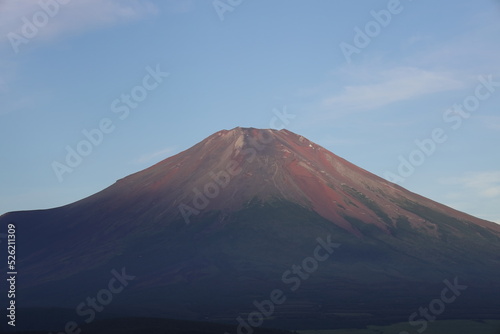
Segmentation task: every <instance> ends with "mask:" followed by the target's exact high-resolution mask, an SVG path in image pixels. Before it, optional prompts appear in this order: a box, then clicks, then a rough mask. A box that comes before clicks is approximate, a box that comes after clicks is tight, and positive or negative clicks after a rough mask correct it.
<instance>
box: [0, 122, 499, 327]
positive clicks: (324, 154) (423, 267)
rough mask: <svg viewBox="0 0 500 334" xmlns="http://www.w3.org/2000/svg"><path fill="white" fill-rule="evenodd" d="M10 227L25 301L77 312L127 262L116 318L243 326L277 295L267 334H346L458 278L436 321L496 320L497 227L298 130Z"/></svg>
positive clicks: (237, 140)
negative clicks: (312, 331) (280, 332)
mask: <svg viewBox="0 0 500 334" xmlns="http://www.w3.org/2000/svg"><path fill="white" fill-rule="evenodd" d="M10 222H12V223H15V225H16V229H17V235H18V241H17V243H18V252H17V254H18V271H19V272H20V273H22V275H19V276H18V282H17V283H18V289H19V295H18V300H19V303H20V304H21V305H23V306H25V307H40V308H46V307H63V308H67V309H69V310H75V308H77V306H78V305H79V304H80V303H82V302H84V301H85V300H86V298H87V297H89V296H96V294H98V293H99V291H101V290H102V289H104V288H106V287H107V286H108V283H109V281H110V279H111V278H112V277H113V275H112V273H111V271H112V270H113V269H115V270H116V271H118V272H120V271H121V270H122V268H125V269H124V270H125V272H126V273H127V274H128V275H130V276H135V278H134V279H131V280H130V281H129V282H127V283H128V284H127V286H126V287H124V289H123V291H121V292H120V293H119V294H116V295H113V299H112V302H110V303H109V305H106V306H105V308H104V310H103V312H104V313H105V312H113V313H115V314H122V315H135V316H146V317H169V318H179V319H193V320H208V321H216V322H228V323H237V321H236V319H237V317H238V316H242V317H244V318H245V319H246V317H247V316H248V314H251V313H252V312H254V311H256V310H257V306H256V305H255V304H254V302H256V303H257V304H259V303H261V302H262V301H264V300H269V299H270V298H271V294H272V292H273V291H275V290H280V291H281V292H282V295H281V299H280V300H282V301H283V302H282V303H276V304H274V307H273V312H271V313H272V314H269V315H268V316H267V317H266V320H265V322H264V324H265V326H268V327H281V328H289V329H298V328H342V327H349V326H354V325H363V324H375V323H391V322H396V321H405V320H407V319H408V317H409V316H410V315H411V314H412V313H413V312H415V311H416V310H418V309H419V307H428V306H429V303H430V302H431V301H433V300H434V299H436V298H440V296H441V295H440V293H441V291H442V290H443V288H444V287H446V283H444V281H445V280H447V281H448V282H451V284H453V283H454V282H457V283H455V284H458V285H459V286H466V287H467V288H466V289H463V291H462V290H461V291H460V294H459V296H457V298H456V299H455V300H454V302H453V303H450V304H447V305H446V310H445V311H443V312H442V314H440V318H467V319H471V318H483V319H484V318H498V317H500V303H499V300H500V282H499V281H498V278H499V277H500V226H498V225H496V224H494V223H491V222H487V221H484V220H480V219H477V218H474V217H471V216H469V215H466V214H464V213H461V212H458V211H456V210H453V209H451V208H448V207H446V206H443V205H441V204H438V203H436V202H433V201H431V200H429V199H426V198H423V197H421V196H418V195H416V194H413V193H411V192H408V191H406V190H405V189H403V188H401V187H399V186H397V185H394V184H392V183H390V182H387V181H385V180H383V179H380V178H378V177H377V176H375V175H373V174H370V173H368V172H367V171H365V170H363V169H361V168H359V167H356V166H354V165H352V164H350V163H349V162H347V161H345V160H343V159H341V158H339V157H337V156H335V155H334V154H332V153H330V152H328V151H327V150H325V149H324V148H322V147H320V146H318V145H316V144H314V143H312V142H309V141H308V140H307V139H305V138H303V137H301V136H298V135H295V134H293V133H291V132H289V131H286V130H281V131H275V130H257V129H241V128H236V129H233V130H231V131H220V132H218V133H216V134H214V135H212V136H210V137H208V138H207V139H205V140H204V141H202V142H200V143H199V144H197V145H195V146H193V147H192V148H190V149H188V150H186V151H184V152H181V153H179V154H178V155H176V156H173V157H171V158H169V159H166V160H164V161H162V162H160V163H158V164H156V165H155V166H152V167H150V168H148V169H146V170H144V171H141V172H139V173H136V174H133V175H131V176H129V177H126V178H124V179H122V180H119V181H118V182H117V183H115V184H114V185H112V186H111V187H109V188H107V189H105V190H103V191H101V192H99V193H97V194H95V195H93V196H90V197H88V198H86V199H83V200H81V201H78V202H75V203H73V204H70V205H67V206H63V207H60V208H55V209H50V210H43V211H24V212H13V213H8V214H5V215H3V216H1V217H0V226H1V228H2V230H5V225H6V224H8V223H10ZM318 238H319V239H320V240H321V241H318ZM331 243H335V244H339V246H338V247H336V246H335V247H334V246H332V244H331ZM328 245H330V246H328ZM318 247H321V248H319V249H318ZM329 250H331V251H332V253H331V254H330V253H329ZM298 266H300V268H297V267H298ZM4 269H5V268H2V271H3V272H6V270H4ZM68 291H71V293H68ZM283 299H284V300H283ZM75 318H77V319H79V320H80V321H81V320H85V318H86V317H82V316H80V315H78V313H77V312H75ZM68 320H70V319H62V321H68Z"/></svg>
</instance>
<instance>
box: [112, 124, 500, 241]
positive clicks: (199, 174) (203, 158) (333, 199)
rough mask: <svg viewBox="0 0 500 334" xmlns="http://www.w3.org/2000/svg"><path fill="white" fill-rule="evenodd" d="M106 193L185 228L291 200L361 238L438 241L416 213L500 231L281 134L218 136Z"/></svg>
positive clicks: (432, 225) (241, 131)
mask: <svg viewBox="0 0 500 334" xmlns="http://www.w3.org/2000/svg"><path fill="white" fill-rule="evenodd" d="M124 187H125V188H126V190H124ZM109 191H110V196H109V198H113V201H115V200H116V199H117V198H119V197H123V194H127V195H126V196H127V197H128V201H123V200H122V201H121V202H122V203H127V202H128V203H129V204H130V205H132V203H136V202H140V203H144V204H143V206H144V207H148V208H149V209H148V210H149V212H158V214H159V215H160V217H161V216H172V215H175V216H177V217H182V218H184V219H185V220H186V221H191V219H195V220H196V218H201V217H203V215H204V214H205V213H210V212H217V211H220V212H235V211H238V210H240V209H242V208H244V207H245V206H246V205H248V204H249V203H250V202H252V201H253V200H258V201H261V202H263V203H266V202H275V201H288V202H291V203H295V204H297V205H299V206H301V207H304V208H307V209H309V210H312V211H314V212H316V213H318V214H320V215H321V216H323V217H324V218H326V219H328V220H330V221H332V222H333V223H334V224H336V225H337V226H340V227H342V228H344V229H346V230H348V231H349V232H351V233H353V234H356V235H358V236H360V235H361V234H362V233H361V232H360V231H359V230H358V228H356V227H355V226H354V225H353V222H363V223H364V224H369V225H375V226H376V227H377V228H379V229H380V230H381V231H383V232H385V233H387V234H391V231H392V230H393V229H394V228H395V227H396V225H397V221H398V220H400V219H406V220H407V221H408V222H409V224H410V225H411V226H412V227H413V228H416V229H419V230H423V231H425V232H426V233H428V234H430V235H434V236H437V235H438V233H439V232H438V230H439V229H438V228H437V226H436V222H434V221H432V219H429V217H425V216H423V215H422V214H420V213H418V212H416V210H415V207H428V208H432V210H435V211H437V212H439V214H442V215H445V216H453V217H459V218H460V219H461V220H464V221H469V222H473V223H474V224H477V225H481V226H483V227H487V228H488V229H490V230H495V231H497V232H500V226H498V225H496V224H493V223H489V222H485V221H482V220H480V219H477V218H474V217H471V216H469V215H466V214H464V213H461V212H458V211H456V210H453V209H451V208H448V207H445V206H443V205H440V204H438V203H436V202H433V201H431V200H429V199H426V198H423V197H421V196H418V195H416V194H413V193H411V192H409V191H407V190H405V189H403V188H401V187H399V186H397V185H395V184H393V183H390V182H388V181H386V180H384V179H382V178H380V177H378V176H376V175H373V174H371V173H369V172H367V171H366V170H364V169H361V168H359V167H357V166H355V165H353V164H351V163H349V162H348V161H346V160H344V159H342V158H340V157H338V156H336V155H335V154H333V153H331V152H329V151H328V150H326V149H324V148H323V147H321V146H319V145H317V144H315V143H313V142H311V141H309V140H308V139H306V138H304V137H303V136H300V135H297V134H295V133H293V132H290V131H288V130H284V129H283V130H272V129H255V128H240V127H237V128H234V129H231V130H221V131H218V132H216V133H214V134H212V135H211V136H209V137H207V138H206V139H205V140H203V141H201V142H200V143H198V144H196V145H195V146H193V147H191V148H190V149H188V150H186V151H184V152H181V153H179V154H177V155H175V156H173V157H171V158H168V159H166V160H164V161H162V162H160V163H158V164H156V165H154V166H152V167H150V168H148V169H146V170H144V171H141V172H139V173H136V174H133V175H131V176H129V177H127V178H125V179H123V180H121V181H120V182H118V183H117V184H116V185H115V186H113V187H110V188H109ZM126 210H129V207H128V206H127V208H126ZM157 219H158V217H157Z"/></svg>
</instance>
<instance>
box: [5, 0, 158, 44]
mask: <svg viewBox="0 0 500 334" xmlns="http://www.w3.org/2000/svg"><path fill="white" fill-rule="evenodd" d="M41 11H42V12H43V11H44V9H43V8H42V7H41V5H40V3H39V2H38V1H5V2H2V3H0V22H2V25H1V26H0V36H1V38H2V39H3V41H4V42H6V43H9V41H8V37H7V36H8V34H9V33H16V34H21V33H22V27H23V25H24V19H23V18H25V19H27V20H28V21H31V22H32V21H33V15H35V13H37V12H41ZM54 12H55V14H54V15H53V16H51V17H50V18H49V20H48V21H47V23H46V24H45V25H44V26H42V27H40V28H38V32H37V33H36V38H37V40H40V41H46V40H53V39H55V38H60V37H64V36H67V35H70V34H74V33H81V32H84V31H87V30H94V29H96V28H101V27H106V26H110V25H114V24H120V23H124V22H129V21H133V20H138V19H142V18H146V17H149V16H151V15H154V14H156V13H157V12H158V9H157V7H156V6H155V5H154V4H153V3H152V2H150V1H137V0H85V1H71V2H69V3H68V4H64V5H59V8H58V9H57V10H55V9H54Z"/></svg>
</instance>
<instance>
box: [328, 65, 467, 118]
mask: <svg viewBox="0 0 500 334" xmlns="http://www.w3.org/2000/svg"><path fill="white" fill-rule="evenodd" d="M376 77H378V78H379V79H378V80H377V81H375V82H370V83H364V84H359V85H349V86H345V87H344V88H343V89H342V91H341V92H339V93H337V94H334V95H332V96H329V97H326V98H324V99H323V100H322V102H321V105H322V107H323V109H328V110H334V111H338V110H344V111H368V110H372V109H376V108H380V107H383V106H386V105H389V104H391V103H394V102H399V101H406V100H412V99H416V98H418V97H421V96H424V95H428V94H432V93H438V92H443V91H449V90H457V89H461V88H463V87H464V84H463V83H462V82H461V81H459V80H457V79H455V78H454V77H453V76H452V75H450V74H448V73H446V72H433V71H429V70H423V69H419V68H415V67H397V68H393V69H389V70H383V71H380V72H378V73H377V75H376Z"/></svg>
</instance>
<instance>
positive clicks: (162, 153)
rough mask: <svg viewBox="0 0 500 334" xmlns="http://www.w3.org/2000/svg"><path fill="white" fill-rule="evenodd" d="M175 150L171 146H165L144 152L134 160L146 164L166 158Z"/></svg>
mask: <svg viewBox="0 0 500 334" xmlns="http://www.w3.org/2000/svg"><path fill="white" fill-rule="evenodd" d="M174 151H175V148H173V147H167V148H164V149H162V150H159V151H156V152H152V153H148V154H145V155H143V156H141V157H140V158H139V159H137V160H135V163H136V164H146V163H151V162H153V161H156V160H161V159H165V158H167V157H168V156H169V155H171V154H172V152H174Z"/></svg>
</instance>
